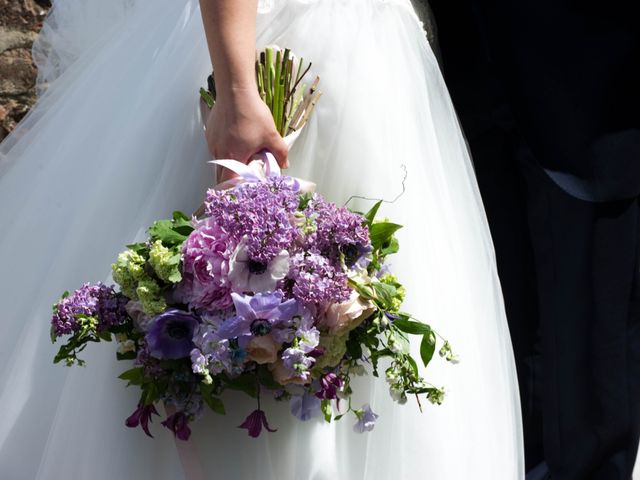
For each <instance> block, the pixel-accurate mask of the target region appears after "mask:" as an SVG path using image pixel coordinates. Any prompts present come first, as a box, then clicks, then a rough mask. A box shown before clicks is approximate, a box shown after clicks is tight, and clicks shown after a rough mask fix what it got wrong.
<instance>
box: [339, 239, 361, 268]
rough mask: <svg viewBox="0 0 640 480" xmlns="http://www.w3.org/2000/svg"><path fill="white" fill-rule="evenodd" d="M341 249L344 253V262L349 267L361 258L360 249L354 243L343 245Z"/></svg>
mask: <svg viewBox="0 0 640 480" xmlns="http://www.w3.org/2000/svg"><path fill="white" fill-rule="evenodd" d="M340 251H341V252H342V254H343V255H344V263H345V264H346V265H347V267H352V266H353V265H354V264H355V263H356V262H357V261H358V258H360V249H359V248H358V246H357V245H356V244H354V243H350V244H349V245H342V246H341V247H340Z"/></svg>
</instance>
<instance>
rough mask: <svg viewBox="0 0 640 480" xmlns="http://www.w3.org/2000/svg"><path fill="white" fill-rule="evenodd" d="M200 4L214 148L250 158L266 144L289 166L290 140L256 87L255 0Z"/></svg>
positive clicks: (215, 153)
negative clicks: (211, 86) (212, 86)
mask: <svg viewBox="0 0 640 480" xmlns="http://www.w3.org/2000/svg"><path fill="white" fill-rule="evenodd" d="M200 9H201V11H202V20H203V22H204V29H205V33H206V35H207V45H208V47H209V53H210V55H211V63H212V64H213V69H214V71H215V77H216V103H215V105H214V107H213V109H212V110H211V113H210V114H209V118H208V119H207V122H206V123H207V129H206V137H207V143H208V144H209V150H210V151H211V154H212V155H213V156H214V158H234V159H236V160H239V161H242V162H244V163H247V162H248V161H249V160H251V158H252V156H253V155H254V154H255V153H257V152H259V151H260V150H262V149H263V148H266V149H267V150H269V151H271V152H272V153H273V154H274V156H275V157H276V159H277V160H278V163H279V164H280V166H281V167H285V168H286V167H287V166H288V163H287V146H286V145H285V143H284V141H283V140H282V137H281V136H280V134H279V133H278V131H277V130H276V127H275V124H274V122H273V117H272V115H271V112H270V111H269V108H268V107H267V106H266V105H265V103H264V102H263V101H262V99H261V98H260V95H259V94H258V90H257V87H256V79H255V55H256V54H255V37H256V11H257V0H200ZM228 175H229V172H226V175H225V176H223V178H218V180H219V181H222V180H225V179H226V178H228ZM225 177H226V178H225Z"/></svg>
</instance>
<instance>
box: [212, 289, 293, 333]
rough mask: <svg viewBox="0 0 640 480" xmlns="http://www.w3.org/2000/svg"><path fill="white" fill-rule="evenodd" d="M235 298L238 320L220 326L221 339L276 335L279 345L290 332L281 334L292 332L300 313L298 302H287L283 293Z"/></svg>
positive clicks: (225, 322)
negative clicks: (296, 317)
mask: <svg viewBox="0 0 640 480" xmlns="http://www.w3.org/2000/svg"><path fill="white" fill-rule="evenodd" d="M231 295H232V298H233V303H234V305H235V307H236V316H235V317H232V318H229V319H227V320H226V321H224V322H223V323H222V324H221V325H220V328H219V329H218V331H217V332H216V334H217V335H218V336H219V337H220V338H226V339H228V338H235V337H241V336H249V335H254V336H260V335H267V334H268V333H272V334H273V336H274V338H275V339H276V340H277V341H279V340H280V339H281V337H279V336H278V335H282V334H284V335H286V332H279V330H283V329H284V330H286V329H289V330H290V325H291V322H292V320H293V316H294V315H296V313H297V312H298V304H297V302H296V301H295V300H294V299H290V300H284V295H283V294H282V292H273V293H257V294H256V295H254V296H250V295H238V294H237V293H232V294H231ZM283 300H284V301H283Z"/></svg>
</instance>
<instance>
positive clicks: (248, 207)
mask: <svg viewBox="0 0 640 480" xmlns="http://www.w3.org/2000/svg"><path fill="white" fill-rule="evenodd" d="M296 190H297V186H295V185H294V184H292V183H291V182H290V181H288V180H286V179H285V178H284V177H271V178H268V179H266V181H265V182H259V183H245V184H242V185H239V186H237V187H236V188H234V189H231V190H209V192H208V193H207V199H206V201H205V212H206V215H208V216H210V217H213V218H214V219H215V221H216V223H217V224H218V225H220V227H221V228H222V229H223V230H224V231H226V232H228V233H229V235H230V236H231V237H232V238H234V239H235V240H236V241H238V242H239V241H240V240H241V239H243V238H245V237H246V245H247V253H248V256H249V258H251V259H252V260H253V261H255V262H260V263H262V264H268V263H269V262H271V260H273V259H274V258H275V257H276V256H277V255H278V254H280V252H282V251H283V250H287V251H288V250H289V249H290V247H291V246H292V244H293V242H294V240H295V239H296V238H297V237H298V228H297V227H296V226H295V225H293V224H292V223H291V221H290V217H291V215H292V214H293V213H294V212H295V211H296V210H297V208H298V203H299V198H298V193H297V191H296Z"/></svg>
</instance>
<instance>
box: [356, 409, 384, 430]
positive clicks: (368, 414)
mask: <svg viewBox="0 0 640 480" xmlns="http://www.w3.org/2000/svg"><path fill="white" fill-rule="evenodd" d="M355 414H356V416H357V417H358V421H357V422H356V424H355V425H354V426H353V431H354V432H357V433H364V432H370V431H371V430H373V427H375V426H376V419H377V418H378V415H377V414H375V413H373V410H371V407H370V406H369V404H366V405H363V407H362V409H361V410H356V411H355Z"/></svg>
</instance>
